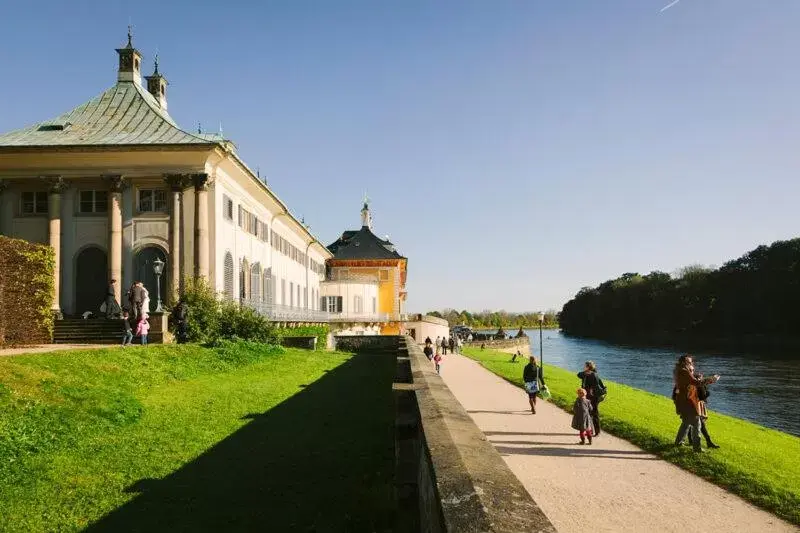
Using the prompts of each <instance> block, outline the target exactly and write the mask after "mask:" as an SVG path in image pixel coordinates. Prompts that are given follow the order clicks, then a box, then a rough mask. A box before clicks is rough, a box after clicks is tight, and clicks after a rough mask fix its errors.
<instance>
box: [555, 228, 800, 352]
mask: <svg viewBox="0 0 800 533" xmlns="http://www.w3.org/2000/svg"><path fill="white" fill-rule="evenodd" d="M798 302H800V238H798V239H792V240H786V241H776V242H774V243H773V244H771V245H769V246H766V245H762V246H759V247H758V248H756V249H754V250H752V251H750V252H747V253H746V254H744V255H743V256H741V257H739V258H738V259H734V260H732V261H729V262H727V263H725V264H724V265H723V266H722V267H719V268H706V267H702V266H690V267H686V268H683V269H682V270H680V271H679V272H678V273H676V274H675V275H674V276H671V275H670V274H667V273H665V272H651V273H649V274H646V275H641V274H638V273H626V274H623V275H622V276H620V277H618V278H616V279H611V280H608V281H605V282H603V283H601V284H600V285H598V286H597V287H584V288H583V289H581V290H580V292H578V294H577V295H575V297H574V298H572V299H571V300H570V301H569V302H567V303H566V304H565V305H564V307H563V309H562V310H561V313H560V314H559V323H560V325H561V329H562V330H563V331H564V332H565V333H569V334H574V335H582V336H591V337H599V338H614V337H625V336H629V337H637V336H643V335H648V334H660V335H663V334H666V335H670V334H674V335H680V336H683V337H688V338H691V337H697V338H703V337H708V338H711V337H714V338H735V337H742V336H748V335H772V336H776V337H783V338H789V337H792V338H800V328H798V324H800V305H798Z"/></svg>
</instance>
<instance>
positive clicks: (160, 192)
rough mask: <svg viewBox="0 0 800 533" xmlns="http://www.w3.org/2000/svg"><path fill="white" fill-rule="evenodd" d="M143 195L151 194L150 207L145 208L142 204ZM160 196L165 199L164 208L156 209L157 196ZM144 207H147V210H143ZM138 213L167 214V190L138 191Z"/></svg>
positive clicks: (143, 189)
mask: <svg viewBox="0 0 800 533" xmlns="http://www.w3.org/2000/svg"><path fill="white" fill-rule="evenodd" d="M142 193H150V195H149V196H150V198H149V200H150V202H149V204H150V205H149V206H145V205H143V203H142V195H143V194H142ZM158 195H160V196H162V198H163V208H161V209H157V208H156V200H157V196H158ZM142 207H147V209H142ZM136 212H137V213H166V212H167V190H166V189H159V188H153V189H149V188H148V189H145V188H142V189H137V190H136Z"/></svg>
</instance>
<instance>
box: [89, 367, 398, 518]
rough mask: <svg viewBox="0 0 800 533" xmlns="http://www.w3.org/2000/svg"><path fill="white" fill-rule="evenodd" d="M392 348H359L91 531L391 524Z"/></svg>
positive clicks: (143, 485) (138, 486) (143, 487)
mask: <svg viewBox="0 0 800 533" xmlns="http://www.w3.org/2000/svg"><path fill="white" fill-rule="evenodd" d="M395 367H396V362H395V359H394V355H393V354H392V355H374V356H371V355H368V354H364V355H355V356H353V357H352V358H351V359H350V360H348V361H347V362H345V363H343V364H342V365H340V366H338V367H336V368H335V369H333V370H331V371H329V372H328V373H326V374H323V375H322V377H320V379H319V380H318V381H316V382H313V383H310V384H307V385H306V386H305V387H303V388H302V390H301V391H300V392H298V393H297V394H295V395H294V396H292V397H290V398H288V399H286V400H285V401H284V402H283V403H281V404H279V405H276V406H275V407H273V408H272V409H270V410H268V411H266V412H264V413H254V414H251V415H246V416H245V417H243V418H244V419H249V420H250V421H249V422H248V423H247V424H246V425H245V426H243V427H242V428H241V429H239V430H238V431H236V432H235V433H233V434H231V435H230V436H228V437H227V438H225V439H224V440H222V441H220V442H218V443H217V444H216V445H214V446H213V447H211V448H209V449H208V450H207V451H206V452H205V453H203V454H202V455H201V456H199V457H197V458H196V459H195V460H193V461H192V462H190V463H187V464H186V465H184V466H183V467H181V468H180V469H178V470H176V471H175V472H173V473H171V474H170V475H168V476H166V477H165V478H163V479H142V480H139V481H138V482H136V483H134V484H133V485H131V486H130V487H128V489H127V491H128V492H137V493H140V494H139V495H138V496H136V497H135V498H134V499H133V500H131V501H130V502H128V503H126V504H125V505H123V506H121V507H119V508H118V509H116V510H114V511H112V512H111V513H109V514H107V515H106V516H104V517H103V518H101V519H100V520H99V521H98V522H96V523H95V524H93V525H91V526H90V527H89V528H87V529H86V531H89V532H92V533H99V532H111V531H113V532H126V531H148V532H152V531H225V532H231V531H275V532H278V531H299V532H304V531H314V532H328V531H330V532H346V531H388V530H390V528H391V525H392V520H393V516H392V508H393V499H392V494H393V493H392V483H393V460H394V440H393V439H394V437H393V420H394V410H393V400H392V380H393V377H394V372H395Z"/></svg>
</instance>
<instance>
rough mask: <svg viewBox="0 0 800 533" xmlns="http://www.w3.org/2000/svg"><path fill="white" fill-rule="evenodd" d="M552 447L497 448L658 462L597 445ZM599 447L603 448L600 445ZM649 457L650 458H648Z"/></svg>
mask: <svg viewBox="0 0 800 533" xmlns="http://www.w3.org/2000/svg"><path fill="white" fill-rule="evenodd" d="M498 444H499V443H498ZM547 444H550V445H551V446H547V447H544V446H534V447H531V448H522V447H516V446H497V445H495V448H496V449H497V451H498V452H500V453H501V454H506V455H544V456H549V457H599V458H603V459H621V460H623V461H629V460H636V461H658V460H659V459H658V458H657V457H654V456H652V455H651V454H650V453H648V452H642V451H629V450H604V449H602V448H598V447H597V446H598V445H597V444H592V445H591V446H588V445H587V446H580V445H578V444H577V441H576V444H574V447H571V448H556V447H553V446H552V444H553V443H547ZM599 446H602V444H600V445H599ZM648 456H649V457H648Z"/></svg>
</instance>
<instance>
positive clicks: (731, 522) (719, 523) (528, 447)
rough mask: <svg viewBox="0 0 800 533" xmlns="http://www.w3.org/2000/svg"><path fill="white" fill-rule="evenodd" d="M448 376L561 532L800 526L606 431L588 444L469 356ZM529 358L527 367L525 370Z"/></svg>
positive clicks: (560, 417) (450, 360) (451, 363)
mask: <svg viewBox="0 0 800 533" xmlns="http://www.w3.org/2000/svg"><path fill="white" fill-rule="evenodd" d="M442 366H443V368H442V377H443V378H444V381H445V382H446V383H447V385H448V387H450V390H451V391H452V392H453V394H454V395H455V396H456V398H457V399H458V401H459V402H461V404H462V405H463V406H464V408H465V409H466V410H467V412H468V413H469V414H470V416H471V417H472V418H473V420H474V421H475V423H476V424H477V425H478V427H479V428H480V429H481V430H482V431H483V432H484V433H485V434H486V436H487V437H488V439H489V440H490V441H491V442H492V443H493V444H494V446H495V448H496V449H497V451H499V452H500V454H501V455H502V456H503V458H504V459H505V461H506V463H507V464H508V466H509V467H510V468H511V470H512V471H513V472H514V474H515V475H516V476H517V477H518V478H519V479H520V481H522V483H523V485H525V488H526V489H528V492H530V494H531V496H533V498H534V500H536V502H537V503H538V504H539V506H540V507H541V508H542V510H543V511H544V512H545V514H547V516H548V517H549V518H550V520H551V521H552V522H553V524H554V525H555V526H556V528H557V529H558V531H559V532H561V533H568V532H573V531H574V532H580V533H585V532H587V531H590V532H592V533H596V532H601V531H608V532H623V531H636V532H641V531H649V532H662V531H665V532H673V531H674V532H676V533H687V532H692V531H697V532H707V531H708V532H711V531H740V532H748V533H749V532H758V533H762V532H763V533H767V532H775V531H781V532H797V531H800V529H798V528H795V527H794V526H792V525H791V524H789V523H787V522H784V521H782V520H780V519H779V518H776V517H775V516H773V515H771V514H769V513H767V512H765V511H762V510H760V509H758V508H756V507H754V506H752V505H750V504H748V503H747V502H745V501H744V500H742V499H741V498H739V497H737V496H734V495H732V494H730V493H728V492H726V491H725V490H723V489H721V488H719V487H717V486H715V485H712V484H711V483H708V482H707V481H704V480H703V479H701V478H699V477H697V476H695V475H693V474H690V473H689V472H686V471H684V470H681V469H680V468H678V467H676V466H674V465H672V464H670V463H667V462H666V461H663V460H661V459H658V458H657V457H655V456H654V455H651V454H649V453H647V452H644V451H642V450H641V449H639V448H637V447H635V446H633V445H632V444H630V443H628V442H627V441H624V440H622V439H618V438H616V437H613V436H611V435H608V434H607V433H603V434H602V435H601V436H600V437H598V438H597V439H595V441H594V444H593V445H592V446H578V445H577V444H576V443H577V442H578V440H579V439H578V436H577V434H576V432H575V431H573V430H572V429H571V428H570V422H571V420H572V415H570V414H567V413H566V412H564V411H563V410H561V409H559V408H558V407H555V406H554V405H552V404H549V403H546V402H541V401H540V402H539V403H538V404H537V414H536V415H532V414H531V412H530V408H529V407H528V400H527V396H526V395H525V393H524V392H523V391H522V390H521V389H519V388H517V387H515V386H513V385H511V384H509V383H508V382H506V381H504V380H503V379H501V378H499V377H497V376H495V375H494V374H492V373H491V372H489V371H488V370H485V369H484V368H483V367H481V366H480V365H479V364H478V363H476V362H474V361H472V360H470V359H467V358H466V357H463V356H460V355H447V356H446V358H445V361H444V365H442ZM522 368H523V365H520V367H519V371H520V372H522Z"/></svg>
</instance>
